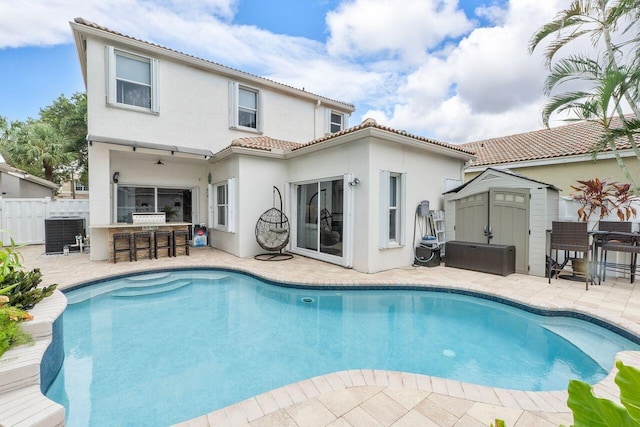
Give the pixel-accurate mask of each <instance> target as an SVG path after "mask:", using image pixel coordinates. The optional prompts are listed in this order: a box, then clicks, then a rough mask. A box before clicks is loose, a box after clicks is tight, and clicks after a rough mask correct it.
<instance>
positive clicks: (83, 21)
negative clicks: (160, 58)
mask: <svg viewBox="0 0 640 427" xmlns="http://www.w3.org/2000/svg"><path fill="white" fill-rule="evenodd" d="M73 21H74V22H75V23H76V24H80V25H84V26H86V27H90V28H94V29H96V30H100V31H105V32H107V33H111V34H114V35H116V36H120V37H125V38H127V39H129V40H134V41H136V42H140V43H144V44H146V45H149V46H154V47H157V48H160V49H165V50H167V51H170V52H174V53H177V54H180V55H184V56H187V57H189V58H193V59H197V60H199V61H204V62H207V63H209V64H212V65H215V66H217V67H222V68H226V69H227V70H229V71H232V72H234V73H242V74H244V75H246V76H248V77H251V78H254V79H260V80H264V81H266V82H269V83H272V84H276V85H278V86H281V87H283V88H287V89H290V90H295V91H299V92H303V93H305V94H307V95H311V96H316V97H319V98H323V99H326V100H328V101H331V102H336V103H338V104H342V105H344V106H345V107H346V108H348V109H350V110H352V111H355V107H354V106H353V105H352V104H349V103H346V102H342V101H338V100H336V99H331V98H327V97H325V96H321V95H316V94H314V93H311V92H307V91H305V90H304V89H298V88H296V87H293V86H289V85H286V84H283V83H280V82H277V81H275V80H271V79H267V78H265V77H261V76H258V75H256V74H251V73H247V72H246V71H241V70H238V69H236V68H231V67H227V66H226V65H222V64H219V63H217V62H213V61H209V60H208V59H203V58H198V57H197V56H193V55H190V54H188V53H184V52H181V51H179V50H175V49H171V48H168V47H166V46H162V45H159V44H156V43H151V42H148V41H145V40H141V39H137V38H135V37H132V36H128V35H126V34H123V33H120V32H118V31H114V30H111V29H109V28H107V27H105V26H102V25H98V24H96V23H95V22H92V21H89V20H87V19H84V18H75V19H74V20H73Z"/></svg>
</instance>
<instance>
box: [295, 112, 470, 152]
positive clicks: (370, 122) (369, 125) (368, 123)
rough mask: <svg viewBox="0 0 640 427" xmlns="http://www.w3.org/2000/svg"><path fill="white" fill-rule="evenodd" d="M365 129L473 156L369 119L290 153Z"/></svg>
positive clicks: (464, 148)
mask: <svg viewBox="0 0 640 427" xmlns="http://www.w3.org/2000/svg"><path fill="white" fill-rule="evenodd" d="M366 128H376V129H380V130H383V131H386V132H391V133H394V134H397V135H402V136H406V137H409V138H413V139H415V140H418V141H420V142H424V143H426V144H432V145H437V146H440V147H445V148H450V149H452V150H455V151H459V152H462V153H466V154H474V152H473V150H471V149H470V148H467V147H463V146H462V145H455V144H449V143H446V142H440V141H436V140H435V139H429V138H425V137H423V136H417V135H412V134H410V133H408V132H406V131H403V130H396V129H393V128H390V127H388V126H382V125H379V124H378V123H377V122H376V121H375V120H374V119H371V118H369V119H365V120H364V121H363V122H362V123H360V124H359V125H357V126H353V127H350V128H348V129H344V130H342V131H340V132H336V133H332V134H330V135H326V136H323V137H322V138H318V139H315V140H313V141H311V142H308V143H306V144H301V145H299V146H298V147H296V148H294V149H293V150H292V151H295V150H299V149H301V148H304V147H308V146H310V145H316V144H321V143H323V142H326V141H329V140H331V139H334V138H337V137H339V136H342V135H347V134H350V133H353V132H356V131H359V130H361V129H366Z"/></svg>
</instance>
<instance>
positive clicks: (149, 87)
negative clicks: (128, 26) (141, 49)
mask: <svg viewBox="0 0 640 427" xmlns="http://www.w3.org/2000/svg"><path fill="white" fill-rule="evenodd" d="M107 53H108V60H107V62H108V66H109V82H108V93H107V101H108V103H109V105H116V106H126V107H133V108H136V109H143V110H147V111H151V112H154V113H157V112H158V95H157V70H158V61H156V60H155V59H152V58H147V57H144V56H140V55H135V54H132V53H129V52H124V51H121V50H117V49H114V48H112V47H108V48H107Z"/></svg>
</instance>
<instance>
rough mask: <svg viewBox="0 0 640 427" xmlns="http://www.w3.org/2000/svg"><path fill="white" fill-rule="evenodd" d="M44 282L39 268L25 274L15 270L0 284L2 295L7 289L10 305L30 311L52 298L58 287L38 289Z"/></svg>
mask: <svg viewBox="0 0 640 427" xmlns="http://www.w3.org/2000/svg"><path fill="white" fill-rule="evenodd" d="M41 281H42V273H40V269H39V268H35V269H33V270H32V271H29V272H25V271H19V270H14V271H12V272H10V273H9V274H7V275H6V276H5V277H4V280H3V281H2V282H1V283H0V293H3V292H2V291H3V290H5V289H7V292H6V293H5V295H7V296H8V297H9V305H11V306H13V307H17V308H20V309H22V310H30V309H32V308H33V307H34V306H35V305H36V304H37V303H39V302H40V301H42V300H43V299H44V298H46V297H48V296H50V295H51V294H52V293H53V291H54V290H55V289H56V287H57V285H51V286H45V287H42V288H38V284H39V283H40V282H41Z"/></svg>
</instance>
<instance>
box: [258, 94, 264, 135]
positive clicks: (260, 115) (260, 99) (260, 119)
mask: <svg viewBox="0 0 640 427" xmlns="http://www.w3.org/2000/svg"><path fill="white" fill-rule="evenodd" d="M256 98H258V99H257V100H256V101H257V102H256V107H257V109H258V111H257V113H256V130H257V131H258V132H261V133H262V130H263V127H264V114H263V111H264V107H263V104H264V100H263V98H264V94H263V93H262V91H261V90H259V91H258V92H256Z"/></svg>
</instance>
